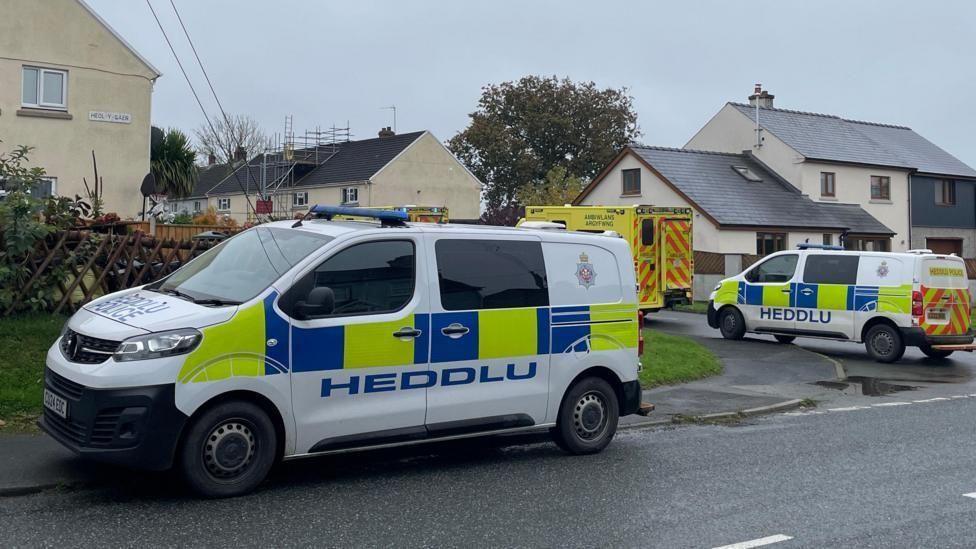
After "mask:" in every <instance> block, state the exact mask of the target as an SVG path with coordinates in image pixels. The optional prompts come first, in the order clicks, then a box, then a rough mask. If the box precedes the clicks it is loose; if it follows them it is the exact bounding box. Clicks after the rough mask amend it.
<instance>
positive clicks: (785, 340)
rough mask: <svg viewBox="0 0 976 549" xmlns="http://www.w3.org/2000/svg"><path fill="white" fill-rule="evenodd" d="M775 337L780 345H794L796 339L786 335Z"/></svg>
mask: <svg viewBox="0 0 976 549" xmlns="http://www.w3.org/2000/svg"><path fill="white" fill-rule="evenodd" d="M773 337H775V338H776V341H779V342H780V343H793V340H795V339H796V336H785V335H774V336H773Z"/></svg>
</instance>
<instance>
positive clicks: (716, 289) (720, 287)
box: [712, 282, 722, 292]
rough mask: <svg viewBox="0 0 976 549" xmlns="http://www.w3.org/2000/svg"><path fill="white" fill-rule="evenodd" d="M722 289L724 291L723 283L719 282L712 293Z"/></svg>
mask: <svg viewBox="0 0 976 549" xmlns="http://www.w3.org/2000/svg"><path fill="white" fill-rule="evenodd" d="M721 289H722V283H721V282H719V283H718V284H716V285H715V287H714V288H712V291H713V292H717V291H719V290H721Z"/></svg>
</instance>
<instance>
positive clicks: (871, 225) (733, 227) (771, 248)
mask: <svg viewBox="0 0 976 549" xmlns="http://www.w3.org/2000/svg"><path fill="white" fill-rule="evenodd" d="M574 204H581V205H628V204H652V205H654V206H671V207H690V208H692V210H693V211H694V222H693V231H694V234H693V235H692V239H693V244H692V245H693V247H694V249H695V250H696V251H704V252H712V253H718V254H726V255H757V254H758V255H766V254H768V253H772V252H775V251H779V250H783V249H786V248H792V247H794V246H795V245H796V244H799V243H802V242H810V243H815V244H837V243H838V242H840V238H841V235H842V234H844V235H846V236H847V238H848V239H855V238H857V239H865V240H883V239H888V238H890V237H891V235H892V234H893V233H894V231H892V230H891V229H890V228H888V227H887V226H885V224H883V223H881V222H880V221H879V220H878V219H876V218H875V217H873V216H872V215H870V214H869V213H868V212H866V211H865V210H864V209H862V208H861V207H860V206H858V205H857V204H844V203H841V202H818V201H815V200H812V199H810V197H808V196H806V195H804V194H803V193H802V192H801V191H800V189H798V188H797V187H795V186H794V185H792V184H790V182H788V181H786V180H785V179H784V178H782V177H780V176H779V175H777V174H776V173H775V172H773V171H772V170H770V169H769V168H768V167H767V166H765V165H764V164H763V163H762V162H759V161H758V160H757V159H756V158H755V156H753V155H752V154H750V153H738V154H735V153H721V152H713V151H695V150H690V149H673V148H667V147H647V146H642V145H630V146H627V147H624V149H623V150H622V151H621V152H620V153H619V154H618V155H617V157H616V158H615V159H614V160H613V161H612V162H610V164H609V165H608V166H607V167H606V168H604V170H603V171H602V172H601V173H600V174H598V175H597V176H596V177H595V178H594V179H593V181H591V182H590V183H589V185H587V186H586V187H585V188H584V189H583V191H582V192H581V193H580V195H579V196H578V197H577V198H576V200H575V201H574ZM733 270H734V269H733ZM736 272H737V271H736Z"/></svg>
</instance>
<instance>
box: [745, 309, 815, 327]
mask: <svg viewBox="0 0 976 549" xmlns="http://www.w3.org/2000/svg"><path fill="white" fill-rule="evenodd" d="M759 318H760V319H761V320H785V321H787V322H789V321H794V322H814V323H820V324H830V311H823V310H816V309H781V308H778V307H760V308H759Z"/></svg>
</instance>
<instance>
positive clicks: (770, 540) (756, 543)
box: [713, 534, 793, 549]
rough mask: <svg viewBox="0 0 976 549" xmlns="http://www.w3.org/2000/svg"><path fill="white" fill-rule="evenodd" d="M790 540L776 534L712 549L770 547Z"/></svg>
mask: <svg viewBox="0 0 976 549" xmlns="http://www.w3.org/2000/svg"><path fill="white" fill-rule="evenodd" d="M791 539H793V538H792V537H790V536H784V535H783V534H776V535H775V536H767V537H765V538H759V539H754V540H750V541H741V542H739V543H733V544H732V545H723V546H721V547H714V548H713V549H752V548H753V547H762V546H764V545H772V544H774V543H779V542H781V541H789V540H791Z"/></svg>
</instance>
